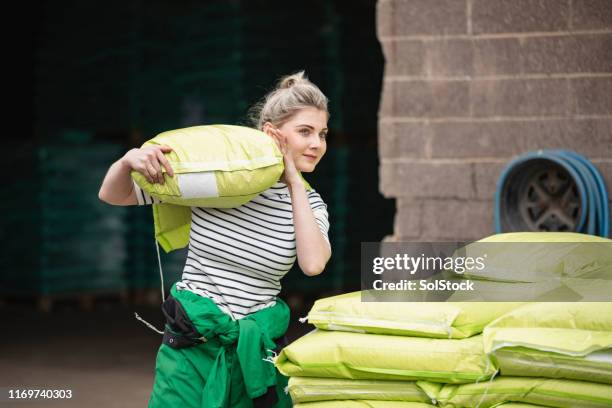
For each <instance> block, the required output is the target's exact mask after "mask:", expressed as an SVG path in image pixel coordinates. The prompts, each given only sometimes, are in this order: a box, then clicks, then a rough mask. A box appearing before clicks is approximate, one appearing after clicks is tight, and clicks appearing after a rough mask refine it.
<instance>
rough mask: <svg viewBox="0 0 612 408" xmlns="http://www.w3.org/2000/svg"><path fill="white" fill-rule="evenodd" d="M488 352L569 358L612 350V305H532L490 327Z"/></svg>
mask: <svg viewBox="0 0 612 408" xmlns="http://www.w3.org/2000/svg"><path fill="white" fill-rule="evenodd" d="M483 341H484V350H485V353H487V354H490V353H492V352H494V351H496V350H498V349H500V348H503V347H527V348H531V349H535V350H541V351H552V352H555V353H560V354H565V355H569V356H585V355H587V354H590V353H593V352H595V351H598V350H604V349H608V348H612V302H564V303H554V302H545V303H532V304H527V305H524V306H521V307H519V308H516V309H514V310H512V311H510V312H508V313H506V314H505V315H503V316H501V317H499V318H498V319H496V320H494V321H493V322H491V323H489V324H488V325H487V326H486V327H485V329H484V332H483Z"/></svg>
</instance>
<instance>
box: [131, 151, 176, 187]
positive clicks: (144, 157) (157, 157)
mask: <svg viewBox="0 0 612 408" xmlns="http://www.w3.org/2000/svg"><path fill="white" fill-rule="evenodd" d="M171 151H172V148H171V147H170V146H165V145H159V146H145V147H141V148H140V149H132V150H130V151H129V152H127V153H126V154H125V156H123V158H122V160H123V161H124V163H126V164H127V165H128V166H129V167H130V168H131V169H132V170H136V171H137V172H139V173H140V174H142V175H143V176H145V177H146V178H147V180H148V181H149V183H160V184H164V175H163V173H162V168H161V166H164V167H165V169H166V172H167V173H168V175H169V176H170V177H173V176H174V171H173V170H172V167H171V166H170V163H169V162H168V159H166V156H164V153H169V152H171Z"/></svg>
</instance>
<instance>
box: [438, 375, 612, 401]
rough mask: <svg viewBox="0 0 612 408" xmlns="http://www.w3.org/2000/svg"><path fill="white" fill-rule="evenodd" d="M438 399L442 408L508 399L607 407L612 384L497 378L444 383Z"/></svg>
mask: <svg viewBox="0 0 612 408" xmlns="http://www.w3.org/2000/svg"><path fill="white" fill-rule="evenodd" d="M436 401H437V403H438V406H440V407H442V408H459V407H476V406H478V407H480V408H488V407H496V406H499V405H501V404H503V403H507V402H525V403H528V404H537V405H544V406H547V407H561V408H578V407H579V408H604V407H610V406H612V386H611V385H608V384H598V383H589V382H586V381H572V380H558V379H546V378H529V377H497V378H495V379H494V380H493V381H485V382H481V383H477V384H462V385H453V384H447V385H444V386H443V387H442V388H441V389H440V391H439V393H438V395H437V396H436Z"/></svg>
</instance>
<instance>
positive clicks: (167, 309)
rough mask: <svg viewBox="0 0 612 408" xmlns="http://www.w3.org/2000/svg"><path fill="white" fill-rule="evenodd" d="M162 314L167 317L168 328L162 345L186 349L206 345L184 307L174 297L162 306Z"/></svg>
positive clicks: (170, 297)
mask: <svg viewBox="0 0 612 408" xmlns="http://www.w3.org/2000/svg"><path fill="white" fill-rule="evenodd" d="M162 312H163V313H164V316H165V317H166V326H165V330H164V338H163V340H162V343H164V344H166V345H168V346H170V347H172V348H175V349H180V348H185V347H191V346H196V345H198V344H202V343H204V341H203V340H202V339H201V337H202V335H201V334H200V333H199V332H198V331H197V329H196V327H195V325H194V324H193V322H192V321H191V320H190V319H189V316H188V315H187V313H185V309H183V305H181V302H179V301H178V300H177V299H176V298H174V297H173V296H172V295H169V296H168V298H167V299H166V300H165V301H164V303H163V304H162Z"/></svg>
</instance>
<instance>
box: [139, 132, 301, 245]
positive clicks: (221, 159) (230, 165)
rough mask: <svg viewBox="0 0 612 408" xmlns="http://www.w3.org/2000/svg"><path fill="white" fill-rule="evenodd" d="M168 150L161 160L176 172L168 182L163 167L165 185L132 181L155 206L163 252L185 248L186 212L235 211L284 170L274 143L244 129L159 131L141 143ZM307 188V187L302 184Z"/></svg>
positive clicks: (188, 215) (142, 178) (188, 218)
mask: <svg viewBox="0 0 612 408" xmlns="http://www.w3.org/2000/svg"><path fill="white" fill-rule="evenodd" d="M149 145H167V146H170V147H171V148H172V152H170V153H167V154H166V155H165V156H166V158H167V159H168V161H169V162H170V166H171V167H172V169H173V170H174V176H173V177H170V176H168V174H167V173H166V170H165V168H163V166H162V172H163V175H164V181H165V182H164V184H159V183H149V182H148V181H147V179H146V177H145V176H143V175H142V174H140V173H138V172H136V171H132V173H131V176H132V178H133V179H134V181H135V182H136V184H138V186H139V187H140V188H142V189H143V190H144V191H145V192H147V193H148V194H149V195H151V196H153V197H155V198H158V199H159V200H161V201H162V202H163V204H153V220H154V224H155V237H156V239H157V241H158V242H159V244H160V245H161V246H162V248H163V249H164V250H165V251H166V252H170V251H172V250H174V249H178V248H183V247H185V246H187V244H188V243H189V231H190V228H191V209H190V207H192V206H194V207H212V208H233V207H238V206H240V205H242V204H245V203H247V202H248V201H250V200H252V199H253V198H255V197H256V196H257V195H258V194H260V193H261V192H263V191H265V190H267V189H268V188H270V187H271V186H272V185H274V183H276V182H277V181H278V180H279V178H280V177H281V175H282V173H283V171H284V162H283V155H282V153H281V151H280V150H279V148H278V146H277V145H276V142H275V141H274V140H273V139H272V138H271V137H269V136H268V135H266V134H265V133H263V132H260V131H259V130H255V129H251V128H248V127H242V126H230V125H209V126H194V127H189V128H184V129H176V130H171V131H168V132H163V133H160V134H159V135H157V136H156V137H154V138H153V139H151V140H149V141H147V142H145V143H144V145H143V147H144V146H149ZM305 184H306V186H307V188H308V189H310V186H309V185H308V183H305Z"/></svg>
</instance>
